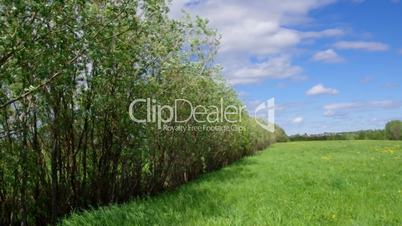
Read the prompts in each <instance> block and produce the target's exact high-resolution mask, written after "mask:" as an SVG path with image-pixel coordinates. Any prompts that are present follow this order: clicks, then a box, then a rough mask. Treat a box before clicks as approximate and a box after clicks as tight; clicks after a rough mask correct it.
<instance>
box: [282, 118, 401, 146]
mask: <svg viewBox="0 0 402 226" xmlns="http://www.w3.org/2000/svg"><path fill="white" fill-rule="evenodd" d="M315 140H402V122H401V121H398V120H395V121H391V122H389V123H387V124H386V126H385V129H383V130H380V129H379V130H361V131H355V132H339V133H322V134H304V135H300V134H297V135H292V136H289V141H315Z"/></svg>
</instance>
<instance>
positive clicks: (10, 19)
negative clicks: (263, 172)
mask: <svg viewBox="0 0 402 226" xmlns="http://www.w3.org/2000/svg"><path fill="white" fill-rule="evenodd" d="M167 12H168V8H167V6H166V3H165V2H164V1H160V0H155V1H141V0H138V1H136V0H127V1H63V2H59V1H30V0H28V1H1V2H0V27H1V29H2V30H1V34H0V79H1V83H0V203H1V204H0V224H1V225H15V224H23V225H44V224H47V223H54V222H56V220H57V218H59V217H60V216H62V215H64V214H66V213H68V212H69V211H71V210H73V209H79V208H87V207H90V206H100V205H105V204H108V203H111V202H124V201H127V200H129V199H130V198H132V197H136V196H140V195H148V194H154V193H157V192H160V191H163V190H166V189H169V188H172V187H175V186H178V185H180V184H182V183H184V182H186V181H188V180H190V179H193V178H195V177H197V176H198V175H200V174H201V173H204V172H207V171H211V170H214V169H218V168H220V167H222V166H225V165H227V164H229V163H231V162H233V161H235V160H238V159H240V158H241V157H243V156H245V155H250V154H253V153H255V151H257V150H259V149H263V148H265V147H266V146H268V145H269V144H271V143H272V142H274V141H275V136H273V135H272V134H270V133H268V132H266V131H265V130H263V129H262V128H260V127H259V126H258V125H257V124H256V123H255V122H254V120H252V119H251V118H250V117H249V116H248V115H247V114H246V113H244V115H243V119H244V120H243V121H242V122H238V123H236V124H235V125H236V126H239V127H243V128H245V129H244V130H239V131H182V132H172V131H164V130H160V129H158V128H157V125H156V124H155V123H151V124H138V123H133V122H132V121H131V120H130V117H129V114H128V107H129V105H130V103H131V101H133V100H134V99H136V98H154V99H157V100H158V102H159V103H160V104H162V105H165V104H169V105H171V104H172V103H173V102H174V100H175V99H176V98H183V97H185V98H186V99H187V100H189V101H191V102H192V103H196V104H197V105H207V106H208V105H219V101H220V99H221V98H222V99H224V100H225V104H226V105H229V104H234V105H237V104H240V101H239V100H238V98H237V97H236V95H235V92H234V91H233V90H232V89H231V88H230V87H229V86H227V85H226V84H225V83H224V82H223V81H222V78H221V76H220V68H219V67H218V66H217V65H215V64H214V63H213V59H214V55H215V53H216V50H217V46H218V44H219V39H218V35H217V34H216V31H215V30H213V29H210V28H209V27H208V23H207V21H206V20H203V19H201V18H195V19H192V18H191V17H189V16H187V17H186V18H185V19H184V20H183V21H177V20H172V19H169V18H168V16H167ZM136 114H139V115H142V116H144V115H146V112H145V111H144V109H139V110H138V111H137V112H136ZM186 114H188V109H185V108H183V109H181V112H179V116H183V115H186ZM188 125H199V124H198V123H196V122H195V121H190V122H189V123H188ZM216 125H218V126H231V125H232V124H230V123H227V122H221V123H217V124H216ZM173 126H174V125H173ZM199 126H202V123H201V125H199ZM280 137H281V139H283V134H282V135H280Z"/></svg>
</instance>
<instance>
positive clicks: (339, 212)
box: [61, 141, 402, 226]
mask: <svg viewBox="0 0 402 226" xmlns="http://www.w3.org/2000/svg"><path fill="white" fill-rule="evenodd" d="M401 166H402V142H399V141H314V142H313V141H311V142H288V143H277V144H274V145H273V146H271V147H270V148H268V149H266V150H265V151H262V152H259V153H257V154H256V155H254V156H251V157H247V158H243V159H242V160H239V161H237V162H236V163H234V164H232V165H230V166H228V167H226V168H223V169H222V170H219V171H216V172H212V173H209V174H205V175H202V176H200V177H199V178H198V179H196V180H194V181H193V182H190V183H188V184H185V185H182V186H181V187H179V188H178V189H177V190H174V191H169V192H165V193H162V194H159V195H157V196H154V197H148V198H142V199H137V200H133V201H132V202H129V203H127V204H122V205H111V206H109V207H103V208H100V209H97V210H89V211H86V212H83V213H76V214H73V215H72V216H69V217H67V218H65V219H64V220H63V221H62V223H61V225H71V226H72V225H387V226H392V225H402V214H401V210H402V167H401Z"/></svg>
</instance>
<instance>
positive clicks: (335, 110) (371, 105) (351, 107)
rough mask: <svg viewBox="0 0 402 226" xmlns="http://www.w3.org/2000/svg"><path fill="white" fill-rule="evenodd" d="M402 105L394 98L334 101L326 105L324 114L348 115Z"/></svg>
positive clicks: (330, 115)
mask: <svg viewBox="0 0 402 226" xmlns="http://www.w3.org/2000/svg"><path fill="white" fill-rule="evenodd" d="M400 107H402V103H401V102H397V101H392V100H382V101H368V102H347V103H333V104H328V105H325V106H324V110H325V112H324V115H325V116H328V117H333V116H339V115H346V114H349V113H351V112H356V111H361V110H373V109H396V108H400Z"/></svg>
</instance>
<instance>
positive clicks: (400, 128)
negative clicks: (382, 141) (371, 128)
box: [385, 120, 402, 140]
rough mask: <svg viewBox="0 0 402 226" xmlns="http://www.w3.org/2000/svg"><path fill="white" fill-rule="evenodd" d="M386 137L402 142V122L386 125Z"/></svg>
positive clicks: (392, 122)
mask: <svg viewBox="0 0 402 226" xmlns="http://www.w3.org/2000/svg"><path fill="white" fill-rule="evenodd" d="M385 136H386V138H387V139H389V140H402V121H399V120H395V121H390V122H388V123H387V125H385Z"/></svg>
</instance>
